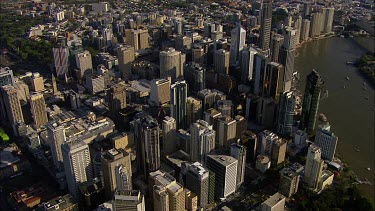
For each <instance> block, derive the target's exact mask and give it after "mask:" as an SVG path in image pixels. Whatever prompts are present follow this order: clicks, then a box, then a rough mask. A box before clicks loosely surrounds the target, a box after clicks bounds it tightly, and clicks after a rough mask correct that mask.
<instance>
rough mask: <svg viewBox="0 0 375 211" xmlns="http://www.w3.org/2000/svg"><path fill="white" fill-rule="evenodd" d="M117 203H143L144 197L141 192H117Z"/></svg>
mask: <svg viewBox="0 0 375 211" xmlns="http://www.w3.org/2000/svg"><path fill="white" fill-rule="evenodd" d="M114 198H115V201H117V200H118V201H137V202H141V201H142V198H143V195H142V193H141V192H140V191H139V190H117V191H116V192H115V197H114Z"/></svg>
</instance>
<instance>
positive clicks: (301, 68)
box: [295, 37, 375, 204]
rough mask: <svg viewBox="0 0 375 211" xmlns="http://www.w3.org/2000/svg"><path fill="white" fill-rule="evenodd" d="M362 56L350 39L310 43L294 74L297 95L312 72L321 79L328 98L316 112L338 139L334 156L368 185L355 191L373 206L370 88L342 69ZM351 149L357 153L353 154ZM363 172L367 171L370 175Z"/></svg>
mask: <svg viewBox="0 0 375 211" xmlns="http://www.w3.org/2000/svg"><path fill="white" fill-rule="evenodd" d="M364 39H366V38H364ZM364 39H363V38H362V40H361V41H362V42H363V41H364ZM372 39H373V38H368V43H369V45H373V43H374V42H373V40H372ZM365 52H366V50H365V49H364V48H363V47H361V46H360V45H358V44H357V43H356V42H355V41H354V40H353V39H351V38H339V37H332V38H328V39H322V40H315V41H311V42H308V43H305V44H303V45H302V46H301V47H300V48H299V49H298V50H297V54H298V56H297V57H296V59H295V70H296V71H298V72H299V73H300V83H299V90H301V91H304V87H305V82H306V76H307V74H309V73H310V72H311V70H312V69H316V70H317V71H318V72H319V73H320V74H321V75H322V77H323V79H324V81H325V85H324V86H325V87H324V88H325V89H327V90H328V93H329V95H328V98H326V99H323V100H322V101H321V104H320V107H319V112H320V113H324V114H325V115H326V116H327V118H328V121H329V122H330V124H331V131H332V132H333V133H335V134H336V135H337V136H338V137H339V141H338V144H337V149H336V153H338V154H339V155H340V157H341V158H342V159H343V160H344V161H345V162H347V163H348V164H349V166H350V168H351V169H352V170H354V172H355V173H356V174H357V176H358V177H359V178H360V179H364V178H367V179H368V180H369V181H370V182H371V183H372V186H370V185H359V188H360V190H361V192H362V193H363V194H364V195H365V196H366V197H368V198H369V199H370V200H371V201H372V203H373V204H374V202H375V187H374V186H375V176H374V175H375V174H374V172H375V165H374V149H375V145H374V141H375V134H374V133H375V132H374V131H375V120H374V119H375V105H374V87H371V86H369V83H368V82H366V84H367V86H365V85H364V84H363V83H364V82H365V79H364V78H363V77H362V76H361V75H360V74H359V73H358V71H357V70H356V68H355V67H352V66H347V65H346V62H347V61H353V60H354V59H356V58H358V57H360V56H361V55H362V54H364V53H365ZM346 77H349V80H346ZM344 86H345V88H344ZM364 87H366V90H364ZM355 148H358V149H359V150H360V152H356V150H355ZM366 168H371V171H368V170H367V169H366Z"/></svg>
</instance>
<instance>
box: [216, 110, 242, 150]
mask: <svg viewBox="0 0 375 211" xmlns="http://www.w3.org/2000/svg"><path fill="white" fill-rule="evenodd" d="M236 126H237V123H236V120H234V119H232V117H230V116H222V117H219V118H218V119H217V131H216V144H215V145H216V147H224V148H227V149H228V148H229V147H230V145H231V144H232V143H234V142H235V140H236Z"/></svg>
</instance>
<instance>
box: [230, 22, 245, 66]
mask: <svg viewBox="0 0 375 211" xmlns="http://www.w3.org/2000/svg"><path fill="white" fill-rule="evenodd" d="M245 41H246V30H245V29H244V28H243V27H242V26H241V25H237V26H235V27H234V28H233V29H232V31H231V43H230V64H231V65H236V64H237V63H238V61H239V58H240V52H241V50H242V49H243V48H244V46H245Z"/></svg>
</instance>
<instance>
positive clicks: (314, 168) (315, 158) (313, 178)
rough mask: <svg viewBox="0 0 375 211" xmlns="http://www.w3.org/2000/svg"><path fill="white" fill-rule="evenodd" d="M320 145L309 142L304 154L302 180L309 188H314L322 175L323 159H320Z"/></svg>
mask: <svg viewBox="0 0 375 211" xmlns="http://www.w3.org/2000/svg"><path fill="white" fill-rule="evenodd" d="M321 155H322V151H321V149H320V147H318V146H317V145H315V144H311V145H310V147H309V150H308V152H307V156H306V165H305V174H304V181H305V182H306V183H307V184H308V187H309V188H312V189H316V188H317V187H318V184H319V182H320V178H321V176H322V171H323V164H324V161H323V160H322V159H321Z"/></svg>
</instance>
